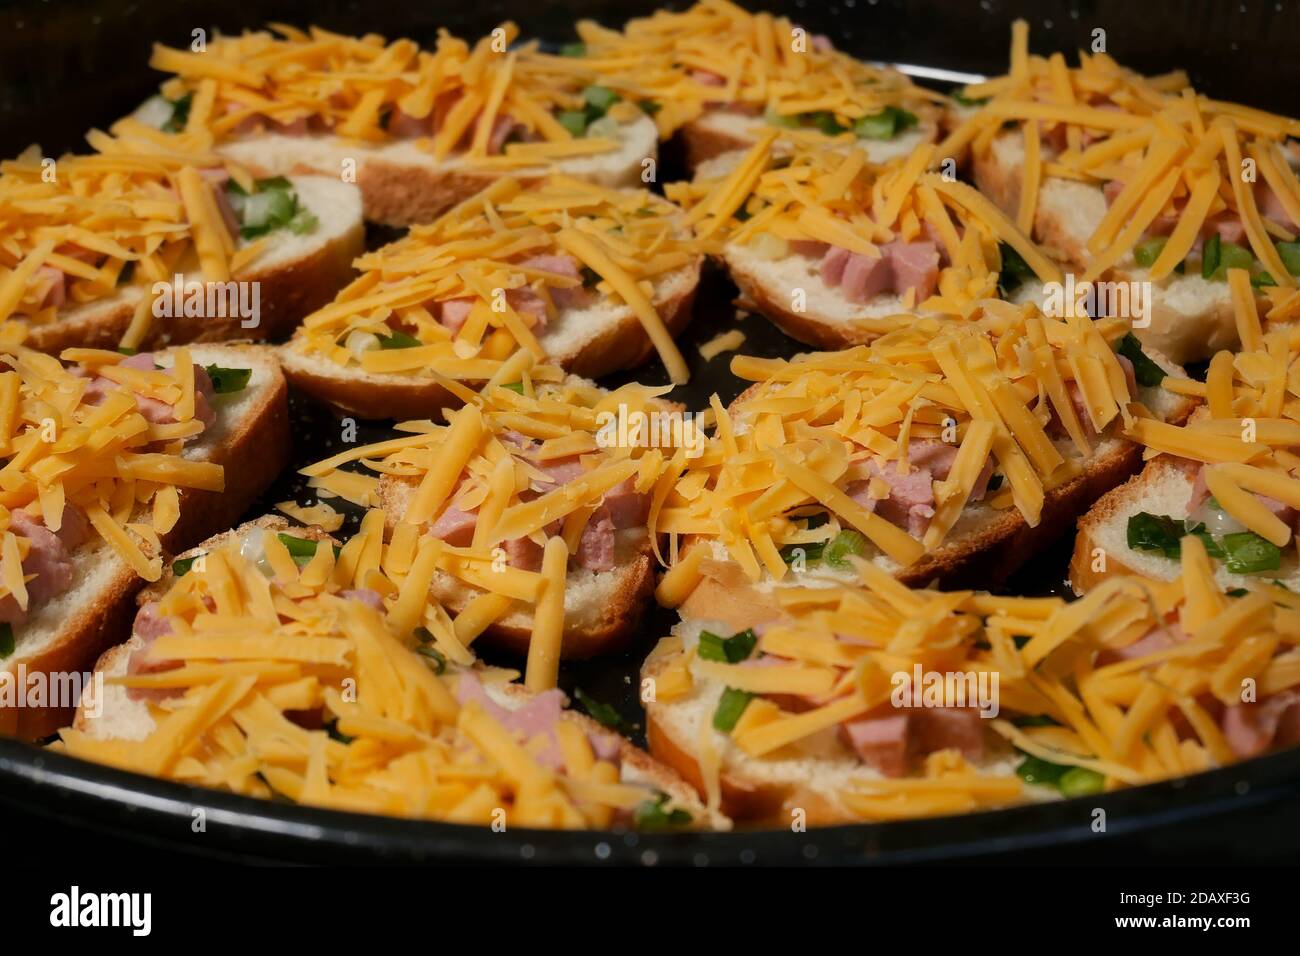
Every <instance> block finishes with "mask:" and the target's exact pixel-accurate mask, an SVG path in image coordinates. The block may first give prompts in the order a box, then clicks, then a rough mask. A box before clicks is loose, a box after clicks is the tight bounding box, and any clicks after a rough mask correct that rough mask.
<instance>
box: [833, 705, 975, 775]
mask: <svg viewBox="0 0 1300 956" xmlns="http://www.w3.org/2000/svg"><path fill="white" fill-rule="evenodd" d="M980 720H981V718H980V715H979V711H978V710H976V709H975V708H973V707H918V708H915V709H909V710H907V711H904V712H901V713H900V712H899V711H898V710H895V709H892V708H890V707H886V708H884V710H883V711H880V710H878V711H875V712H873V713H872V714H867V715H865V716H863V717H859V718H857V719H856V720H850V721H848V722H846V723H844V724H841V725H840V729H841V735H842V737H843V739H844V741H845V743H847V744H848V745H849V746H850V747H852V748H853V750H854V751H855V752H856V753H857V755H858V757H859V758H860V759H861V760H862V762H863V763H866V764H868V765H869V766H871V767H874V768H875V769H876V770H878V771H880V773H882V774H884V775H885V776H887V777H901V776H902V775H903V774H905V773H907V771H908V769H909V768H910V767H911V765H912V762H913V760H915V759H916V758H918V757H923V756H925V755H926V754H930V753H934V752H935V751H936V750H958V751H960V752H961V753H962V755H963V756H965V757H967V758H968V759H971V760H979V759H980V758H981V757H983V755H984V728H983V725H982V724H981V723H980Z"/></svg>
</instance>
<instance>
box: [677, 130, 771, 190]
mask: <svg viewBox="0 0 1300 956" xmlns="http://www.w3.org/2000/svg"><path fill="white" fill-rule="evenodd" d="M678 135H679V136H680V137H681V142H682V147H683V150H682V152H683V155H684V157H685V160H686V171H687V172H688V173H690V174H691V175H692V176H693V175H695V170H696V168H697V167H699V165H700V164H701V163H703V162H704V161H705V160H708V159H712V158H713V157H715V156H721V155H722V154H723V153H729V152H731V151H732V150H736V149H745V148H747V147H749V146H752V145H753V140H752V139H746V138H744V137H742V136H736V135H734V134H732V133H729V132H726V131H724V130H720V129H718V128H717V127H711V126H709V125H708V124H707V123H703V122H701V121H700V120H699V119H695V120H692V121H691V122H689V123H687V124H686V125H685V126H683V127H682V128H681V130H679V132H678Z"/></svg>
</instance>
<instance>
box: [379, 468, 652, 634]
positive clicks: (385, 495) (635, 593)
mask: <svg viewBox="0 0 1300 956" xmlns="http://www.w3.org/2000/svg"><path fill="white" fill-rule="evenodd" d="M418 486H419V483H418V481H416V480H414V479H410V478H404V477H393V476H385V477H384V478H382V479H381V480H380V483H379V491H378V495H379V503H380V507H382V508H383V509H384V515H385V518H386V520H387V522H388V527H389V530H390V531H391V530H392V528H393V527H394V526H396V524H397V522H399V521H400V520H401V519H402V516H403V515H404V514H406V510H407V507H408V506H409V504H410V500H411V496H412V495H414V493H415V490H416V488H417V487H418ZM614 544H615V550H614V560H615V564H616V567H615V568H614V569H613V570H612V571H601V572H596V571H588V570H586V569H583V568H571V569H570V570H569V573H568V579H567V580H566V582H565V587H564V636H563V642H562V644H561V648H560V655H561V656H562V657H563V658H565V659H566V660H568V659H579V658H588V657H595V656H598V655H601V654H607V653H610V652H612V651H615V650H618V649H619V648H620V647H623V646H625V645H626V644H627V642H628V641H629V640H630V639H631V637H632V635H633V633H634V632H635V630H636V627H637V624H639V623H640V621H641V615H642V613H643V612H644V611H645V606H646V602H647V601H648V600H649V597H650V593H651V591H653V590H654V557H653V555H652V552H651V548H650V536H649V534H648V533H647V532H646V531H645V529H644V528H627V529H624V530H621V531H617V532H615V538H614ZM429 590H430V593H432V594H433V596H434V597H435V598H437V599H438V601H440V602H441V603H442V604H443V606H444V607H446V608H447V610H449V611H451V612H452V613H453V614H459V613H460V612H461V611H462V610H463V609H464V607H465V605H466V604H468V603H469V602H470V600H471V599H472V598H473V597H474V596H475V595H476V594H478V593H479V592H478V591H476V590H475V589H474V588H471V587H469V586H468V585H466V584H465V583H464V582H462V581H460V580H458V579H457V578H455V577H453V576H452V575H450V574H447V573H446V572H443V571H439V572H437V573H436V574H435V575H434V578H433V582H432V584H431V585H430V587H429ZM532 631H533V615H532V613H531V611H530V609H528V608H512V609H511V610H510V611H508V612H507V613H506V614H505V615H504V616H503V617H501V618H499V619H498V620H497V621H496V622H495V623H493V624H492V625H491V626H489V627H488V629H487V630H486V631H485V632H484V633H483V636H482V637H481V638H480V640H483V641H485V642H488V643H491V644H495V645H496V646H499V647H503V648H505V649H507V650H509V651H511V652H512V653H515V654H519V655H526V654H527V653H528V645H529V642H530V641H531V640H532Z"/></svg>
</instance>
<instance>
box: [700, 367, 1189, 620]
mask: <svg viewBox="0 0 1300 956" xmlns="http://www.w3.org/2000/svg"><path fill="white" fill-rule="evenodd" d="M1147 357H1148V358H1150V359H1151V360H1152V361H1154V362H1156V363H1157V364H1158V365H1160V366H1161V367H1162V368H1164V369H1165V370H1166V371H1167V372H1170V373H1171V374H1174V373H1176V372H1178V371H1179V370H1178V368H1177V366H1175V365H1174V364H1173V363H1171V362H1169V361H1168V360H1167V359H1165V358H1164V356H1162V355H1160V354H1158V353H1156V352H1155V351H1154V350H1148V351H1147ZM755 387H757V386H751V388H755ZM745 395H746V393H742V394H741V395H740V396H738V397H737V400H736V401H737V402H740V401H742V400H743V399H744V398H745ZM1138 401H1139V402H1141V403H1142V404H1143V405H1144V406H1145V407H1146V408H1147V409H1148V410H1149V411H1151V412H1152V413H1153V414H1154V415H1156V417H1158V418H1161V419H1163V420H1165V421H1169V422H1171V423H1174V424H1182V423H1183V422H1185V421H1186V420H1187V418H1188V417H1189V416H1190V415H1191V413H1192V411H1193V410H1194V408H1195V406H1196V403H1195V401H1194V400H1192V399H1189V398H1186V397H1184V396H1180V395H1175V394H1174V393H1173V392H1168V391H1165V390H1164V389H1162V388H1145V387H1139V389H1138ZM1093 452H1094V453H1093V456H1092V458H1091V459H1090V460H1089V461H1088V463H1087V465H1086V466H1085V467H1084V468H1083V470H1082V472H1081V473H1080V474H1079V475H1077V476H1076V477H1075V478H1073V479H1071V480H1070V481H1067V482H1066V483H1065V484H1063V485H1060V486H1058V487H1056V488H1053V489H1051V490H1050V491H1048V492H1047V494H1046V497H1045V499H1044V502H1043V510H1042V514H1041V517H1040V520H1039V522H1038V524H1037V525H1035V526H1032V527H1031V526H1030V525H1029V524H1028V523H1027V522H1026V521H1025V518H1024V516H1023V515H1022V514H1021V513H1020V511H1019V510H1017V509H1016V508H1003V509H998V508H994V507H993V506H992V505H991V504H989V503H988V502H987V501H978V502H968V503H967V505H966V508H965V510H964V511H963V512H962V515H961V517H960V518H958V519H957V522H956V524H954V525H953V527H952V530H951V531H950V532H949V533H948V536H947V537H946V538H945V540H944V542H943V544H942V545H941V546H940V547H939V548H938V549H937V550H935V551H931V552H928V553H926V554H925V555H923V556H922V557H921V558H920V559H919V560H918V561H916V562H914V563H913V564H910V565H908V566H906V567H903V566H901V565H899V564H898V563H897V562H896V561H893V560H892V559H891V558H889V557H888V556H887V555H885V554H882V553H881V552H880V551H879V550H878V549H877V548H876V547H875V546H874V545H871V544H870V543H868V544H867V548H866V553H865V554H864V557H866V558H867V559H869V560H870V561H872V562H873V563H875V564H877V565H878V566H880V567H882V568H884V569H885V570H887V571H889V572H890V573H892V574H893V575H894V576H895V577H896V578H897V579H898V580H900V581H902V582H903V583H904V584H907V585H908V586H910V587H924V586H927V585H931V584H938V585H939V586H941V587H944V588H963V587H981V588H994V587H997V586H998V585H999V584H1001V583H1002V582H1003V581H1005V580H1006V578H1007V577H1009V576H1010V575H1011V574H1012V573H1013V572H1014V571H1015V570H1016V569H1018V568H1019V567H1021V566H1022V565H1023V564H1024V563H1025V562H1026V561H1028V560H1029V559H1030V558H1032V557H1033V556H1034V555H1035V554H1036V553H1038V552H1039V551H1041V550H1042V549H1043V548H1044V547H1045V546H1047V545H1049V544H1051V543H1052V542H1053V541H1056V540H1058V539H1059V538H1061V537H1062V536H1064V535H1065V534H1067V533H1068V532H1069V531H1070V529H1071V527H1072V526H1073V524H1074V521H1075V519H1076V518H1077V517H1078V516H1079V515H1081V514H1083V513H1084V512H1085V511H1087V510H1088V508H1089V507H1090V506H1091V505H1092V504H1093V502H1095V501H1097V499H1098V498H1100V497H1101V496H1102V495H1103V494H1105V493H1106V492H1107V491H1109V490H1110V489H1112V488H1114V487H1115V486H1116V485H1118V484H1119V483H1120V482H1122V481H1124V480H1125V479H1126V478H1127V477H1129V476H1130V475H1132V474H1133V472H1134V471H1136V470H1137V469H1138V468H1139V467H1141V464H1142V449H1141V447H1140V446H1138V445H1136V444H1134V443H1133V442H1130V441H1128V440H1127V439H1125V438H1122V437H1110V438H1105V439H1103V440H1101V441H1100V442H1098V444H1097V445H1096V447H1095V448H1094V449H1093ZM688 547H710V548H713V550H714V553H713V554H712V555H706V557H705V559H704V563H703V565H702V572H703V577H702V579H701V581H700V584H699V585H698V586H697V587H696V588H695V589H694V591H692V592H691V594H690V596H689V597H687V598H686V600H685V602H684V603H683V604H682V605H681V608H680V610H681V613H682V615H683V617H686V618H709V619H714V620H722V621H725V622H726V623H727V624H729V625H732V626H733V627H734V628H735V629H736V630H740V629H743V628H746V627H752V626H755V625H758V624H764V623H766V622H768V621H770V620H773V619H774V618H775V617H776V616H777V613H778V602H777V597H776V589H777V588H778V587H779V586H780V585H779V584H778V583H777V582H774V581H771V580H766V579H765V580H763V581H760V582H758V583H753V582H751V581H749V580H748V579H747V578H746V577H745V576H744V574H743V573H741V572H740V568H739V567H738V566H737V565H736V564H735V563H734V562H732V561H730V560H728V559H727V554H726V550H725V548H723V547H722V546H721V545H718V544H714V543H712V542H691V543H690V544H688ZM846 580H848V578H847V572H846V573H845V574H840V573H838V572H836V571H834V570H832V569H830V568H827V567H825V566H824V565H814V566H813V567H810V568H808V569H807V570H806V571H805V572H804V573H802V574H801V575H799V582H798V583H799V584H800V585H802V586H811V587H817V586H819V585H820V586H833V585H838V584H842V583H844V581H846Z"/></svg>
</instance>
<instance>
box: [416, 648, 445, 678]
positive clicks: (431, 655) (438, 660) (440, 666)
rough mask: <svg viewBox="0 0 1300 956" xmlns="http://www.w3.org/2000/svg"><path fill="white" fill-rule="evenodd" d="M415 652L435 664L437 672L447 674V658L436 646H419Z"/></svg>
mask: <svg viewBox="0 0 1300 956" xmlns="http://www.w3.org/2000/svg"><path fill="white" fill-rule="evenodd" d="M415 653H417V654H419V655H420V656H421V657H423V658H424V659H425V660H426V661H428V662H429V663H430V664H432V665H433V672H434V673H435V674H445V673H446V672H447V658H446V657H445V656H443V653H442V651H440V650H438V649H437V648H436V647H423V646H422V647H417V648H416V649H415Z"/></svg>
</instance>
